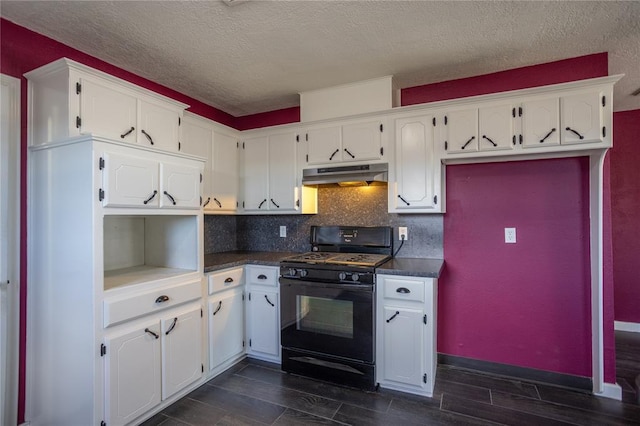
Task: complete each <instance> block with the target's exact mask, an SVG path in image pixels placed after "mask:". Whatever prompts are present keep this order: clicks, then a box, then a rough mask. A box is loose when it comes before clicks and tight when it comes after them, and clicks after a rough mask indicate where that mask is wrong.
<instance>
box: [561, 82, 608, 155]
mask: <svg viewBox="0 0 640 426" xmlns="http://www.w3.org/2000/svg"><path fill="white" fill-rule="evenodd" d="M609 102H611V97H610V98H609ZM606 104H607V102H606V97H605V96H604V93H602V92H600V91H590V92H585V93H578V94H575V95H571V96H561V97H560V117H561V119H560V121H561V125H562V127H561V129H562V132H561V138H560V144H562V145H568V144H583V143H588V142H602V140H603V139H604V138H605V136H606V126H605V125H604V114H605V111H606ZM609 131H611V129H609Z"/></svg>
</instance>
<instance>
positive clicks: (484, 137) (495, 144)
mask: <svg viewBox="0 0 640 426" xmlns="http://www.w3.org/2000/svg"><path fill="white" fill-rule="evenodd" d="M482 138H483V139H486V140H488V141H489V142H490V143H491V145H493V146H498V144H497V143H495V142H494V141H492V140H491V138H488V137H487V136H485V135H482Z"/></svg>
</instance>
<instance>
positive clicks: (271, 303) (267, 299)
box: [264, 294, 276, 307]
mask: <svg viewBox="0 0 640 426" xmlns="http://www.w3.org/2000/svg"><path fill="white" fill-rule="evenodd" d="M264 298H265V300H266V301H267V303H268V304H270V305H271V306H273V307H275V306H276V305H274V304H273V302H271V300H269V298H268V297H267V295H266V294H265V295H264Z"/></svg>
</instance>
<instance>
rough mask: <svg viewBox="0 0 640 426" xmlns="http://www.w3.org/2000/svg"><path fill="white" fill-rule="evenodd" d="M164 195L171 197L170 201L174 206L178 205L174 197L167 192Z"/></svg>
mask: <svg viewBox="0 0 640 426" xmlns="http://www.w3.org/2000/svg"><path fill="white" fill-rule="evenodd" d="M164 195H166V196H167V197H169V200H171V202H172V203H173V205H174V206H175V205H176V200H174V199H173V197H172V196H171V194H169V193H168V192H167V191H164Z"/></svg>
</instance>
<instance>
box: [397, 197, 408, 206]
mask: <svg viewBox="0 0 640 426" xmlns="http://www.w3.org/2000/svg"><path fill="white" fill-rule="evenodd" d="M398 198H400V199H401V200H402V201H403V202H404V203H405V204H406V205H408V206H410V205H411V203H409V202H408V201H407V200H405V199H404V198H402V195H398Z"/></svg>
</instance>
